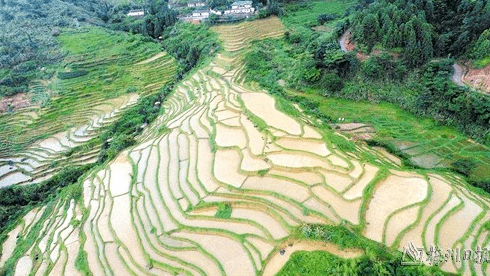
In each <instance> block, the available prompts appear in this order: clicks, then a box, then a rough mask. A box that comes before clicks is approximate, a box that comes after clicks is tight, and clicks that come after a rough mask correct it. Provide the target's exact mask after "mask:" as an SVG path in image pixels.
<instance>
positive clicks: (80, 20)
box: [0, 0, 108, 97]
mask: <svg viewBox="0 0 490 276" xmlns="http://www.w3.org/2000/svg"><path fill="white" fill-rule="evenodd" d="M107 8H108V6H107V5H106V4H105V2H103V1H97V0H88V1H85V0H84V1H76V0H72V1H70V0H43V1H41V0H36V1H20V0H2V1H0V25H1V26H2V28H1V29H0V97H1V96H3V95H13V94H16V93H19V92H27V91H28V90H29V88H28V86H29V82H30V81H31V80H33V79H49V78H50V77H51V76H52V75H53V73H54V72H53V70H52V69H50V65H52V64H53V63H56V62H58V61H60V60H61V58H62V57H63V55H64V52H63V51H62V50H61V48H60V47H59V44H58V41H57V40H56V36H57V35H58V34H59V33H60V32H61V29H62V28H65V27H77V26H80V25H83V24H85V22H92V23H97V22H100V21H101V20H100V19H99V18H100V17H99V16H102V15H103V14H104V13H106V12H108V10H107ZM43 67H44V69H43V70H41V69H42V68H43Z"/></svg>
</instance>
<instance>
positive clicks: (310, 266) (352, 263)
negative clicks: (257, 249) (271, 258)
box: [277, 224, 447, 275]
mask: <svg viewBox="0 0 490 276" xmlns="http://www.w3.org/2000/svg"><path fill="white" fill-rule="evenodd" d="M294 236H295V237H296V238H298V239H310V240H321V241H324V242H331V243H333V244H335V245H337V246H338V247H339V248H341V249H345V248H357V249H363V250H364V251H365V254H364V255H363V256H361V257H359V258H354V259H343V258H340V257H338V256H335V255H333V254H331V253H328V252H325V251H313V252H304V251H300V252H295V253H293V254H292V255H291V257H290V259H289V260H288V262H287V263H286V265H284V267H283V268H282V269H281V270H280V272H279V273H278V274H277V275H447V274H446V273H444V272H442V271H441V270H440V269H439V268H438V267H437V266H433V267H429V266H404V265H402V254H401V252H399V251H394V250H390V249H388V248H387V247H386V246H384V245H382V244H379V243H376V242H374V241H371V240H369V239H367V238H366V237H364V236H362V235H361V234H359V233H356V232H353V231H351V230H350V229H348V228H346V227H345V226H342V225H338V226H331V225H319V224H314V225H309V224H307V225H303V226H301V227H299V228H297V229H296V231H295V232H294Z"/></svg>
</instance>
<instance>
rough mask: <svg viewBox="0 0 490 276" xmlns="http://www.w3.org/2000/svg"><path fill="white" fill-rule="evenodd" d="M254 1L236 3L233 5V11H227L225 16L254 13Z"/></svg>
mask: <svg viewBox="0 0 490 276" xmlns="http://www.w3.org/2000/svg"><path fill="white" fill-rule="evenodd" d="M253 12H255V8H254V7H252V1H236V2H235V3H233V4H232V5H231V10H225V14H241V13H253Z"/></svg>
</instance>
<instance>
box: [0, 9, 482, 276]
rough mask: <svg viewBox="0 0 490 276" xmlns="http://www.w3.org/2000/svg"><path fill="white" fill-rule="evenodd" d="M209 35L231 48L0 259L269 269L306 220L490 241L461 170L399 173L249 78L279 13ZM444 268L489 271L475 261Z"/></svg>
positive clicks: (427, 242)
mask: <svg viewBox="0 0 490 276" xmlns="http://www.w3.org/2000/svg"><path fill="white" fill-rule="evenodd" d="M213 30H214V31H216V32H217V33H218V34H219V35H220V36H221V38H222V40H223V41H224V48H225V51H223V52H221V53H220V54H219V55H218V56H217V57H216V58H214V60H213V61H212V62H211V63H210V64H209V65H208V66H204V67H203V68H199V70H196V71H195V72H194V73H193V74H192V75H190V76H188V77H187V78H185V79H184V80H183V81H182V82H181V83H179V84H178V85H177V86H176V88H175V90H174V92H173V94H172V95H171V96H170V97H169V98H168V100H167V101H166V102H165V103H164V108H165V113H164V114H162V115H160V116H159V117H158V118H157V119H156V120H155V122H154V123H152V124H151V125H149V126H148V127H147V128H146V129H145V131H144V132H143V133H142V135H141V137H140V138H139V140H138V144H137V145H136V146H134V147H132V148H130V149H128V150H126V151H124V152H122V153H121V154H120V155H119V156H118V157H117V159H116V160H114V161H113V162H111V163H109V164H108V165H107V166H106V167H104V168H101V169H99V170H96V171H93V172H92V173H91V174H90V175H89V176H88V177H86V178H85V179H83V190H82V199H81V201H80V202H78V201H74V200H70V199H64V198H60V199H59V200H58V201H57V202H53V204H52V205H50V206H47V207H46V209H43V210H35V211H33V213H30V214H28V216H26V217H24V219H23V221H24V223H21V224H20V225H19V226H18V227H17V228H15V229H13V230H12V232H11V233H10V236H9V237H8V239H7V240H6V243H5V245H6V246H5V247H4V248H3V251H2V255H1V258H0V263H4V262H7V263H9V262H10V263H14V264H15V266H16V268H15V273H17V274H18V275H26V274H28V273H32V274H33V275H44V274H51V275H81V273H80V272H78V271H77V270H76V269H75V263H78V266H77V267H80V266H82V267H84V269H85V270H88V271H89V272H91V273H92V274H93V275H118V276H119V275H213V276H214V275H240V276H242V275H270V274H271V273H272V274H273V273H275V272H276V271H277V270H278V269H280V267H281V266H282V265H283V264H284V262H285V258H283V257H284V256H283V255H280V253H278V252H279V250H281V248H282V247H284V244H285V243H287V241H288V239H289V238H290V236H291V234H292V233H293V232H294V231H295V229H297V227H299V226H301V225H303V224H308V223H319V224H336V225H337V224H341V223H345V224H347V225H352V226H353V225H365V227H364V229H363V231H362V234H363V235H365V236H366V237H368V238H370V239H373V240H375V241H378V242H381V243H384V244H386V245H388V246H390V247H392V248H395V249H400V250H402V249H403V247H404V246H405V245H406V244H407V243H409V242H413V244H414V246H415V247H423V248H425V249H427V250H428V249H429V248H430V246H431V245H437V246H444V247H445V248H442V249H443V250H446V249H450V248H455V247H459V248H461V249H462V250H463V249H473V250H475V249H476V248H477V246H480V247H488V243H489V239H488V236H489V230H488V228H487V227H486V224H485V223H486V222H487V221H488V220H489V219H490V213H489V212H488V210H489V206H490V200H489V199H488V198H487V197H484V196H481V195H479V194H477V193H474V192H473V191H472V190H471V189H469V188H468V184H467V183H465V182H464V181H462V180H461V179H460V178H458V176H455V175H454V174H451V173H446V172H441V173H438V174H425V173H424V172H421V171H417V172H414V171H406V170H402V169H401V168H400V166H399V165H397V164H396V162H393V161H392V160H390V159H389V158H388V157H386V155H385V154H383V153H381V152H379V151H378V150H376V149H372V148H370V147H367V146H366V145H364V144H362V143H356V144H355V148H353V149H351V150H346V149H345V148H344V147H341V146H340V145H339V144H335V143H332V141H331V140H333V138H331V137H333V136H332V135H339V134H337V133H335V132H334V131H333V130H331V129H329V128H328V127H327V126H323V125H321V124H320V123H314V122H312V120H311V118H308V117H307V116H303V115H299V116H291V115H289V114H287V113H285V112H283V110H282V109H281V107H280V106H279V105H278V100H277V99H276V98H274V97H273V96H271V95H269V94H268V93H267V91H264V90H263V89H262V88H261V87H259V86H258V85H257V84H254V83H247V82H245V78H246V76H245V71H244V62H246V61H244V60H243V54H244V52H245V51H246V50H247V48H248V47H249V43H250V42H251V41H252V40H254V39H264V38H267V37H281V36H282V35H283V34H284V31H285V28H284V26H283V25H282V24H281V22H280V21H279V20H278V19H277V18H274V17H272V18H268V19H264V20H256V21H253V22H244V23H240V24H236V25H220V26H215V27H213ZM336 138H337V139H336V140H342V139H344V138H342V137H336ZM37 214H41V215H42V216H41V217H40V218H37V216H38V215H37ZM33 225H34V226H33ZM18 235H19V237H22V238H25V237H27V236H30V235H32V236H35V237H37V239H33V241H32V242H31V243H29V244H26V243H22V242H23V239H19V240H20V244H18V245H15V246H16V250H18V252H16V253H15V254H13V251H14V250H12V247H13V246H14V244H13V241H15V239H14V238H13V237H17V236H18ZM446 247H447V248H446ZM293 248H294V250H315V249H316V250H325V251H329V252H333V253H334V254H337V255H339V256H341V257H345V258H355V257H357V256H359V255H358V254H362V252H361V253H358V252H357V251H356V252H347V253H345V252H344V253H342V252H340V251H339V250H337V249H336V248H333V247H331V246H330V247H329V246H328V245H327V246H325V245H324V244H323V245H312V244H311V243H310V242H299V243H298V244H297V245H296V246H294V245H293ZM294 250H290V248H289V247H288V248H286V253H287V254H291V253H292V252H293V251H294ZM278 255H279V256H278ZM11 256H15V257H12V258H11ZM83 256H86V258H83ZM79 258H81V259H82V260H80V259H79ZM85 261H86V262H85ZM462 263H463V264H464V265H463V266H462V265H461V264H462ZM27 268H28V269H27ZM443 268H444V270H446V271H452V272H454V271H458V272H461V273H464V274H470V273H473V274H476V275H484V274H487V273H489V272H490V270H489V269H490V268H488V267H487V266H473V265H470V262H469V261H467V260H463V261H462V262H457V263H451V262H448V263H446V264H445V265H444V267H443Z"/></svg>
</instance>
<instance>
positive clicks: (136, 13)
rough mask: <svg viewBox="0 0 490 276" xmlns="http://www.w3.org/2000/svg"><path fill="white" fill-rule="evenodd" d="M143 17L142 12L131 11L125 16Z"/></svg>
mask: <svg viewBox="0 0 490 276" xmlns="http://www.w3.org/2000/svg"><path fill="white" fill-rule="evenodd" d="M144 15H145V12H144V11H143V10H132V11H130V12H129V13H128V14H127V16H130V17H143V16H144Z"/></svg>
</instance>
